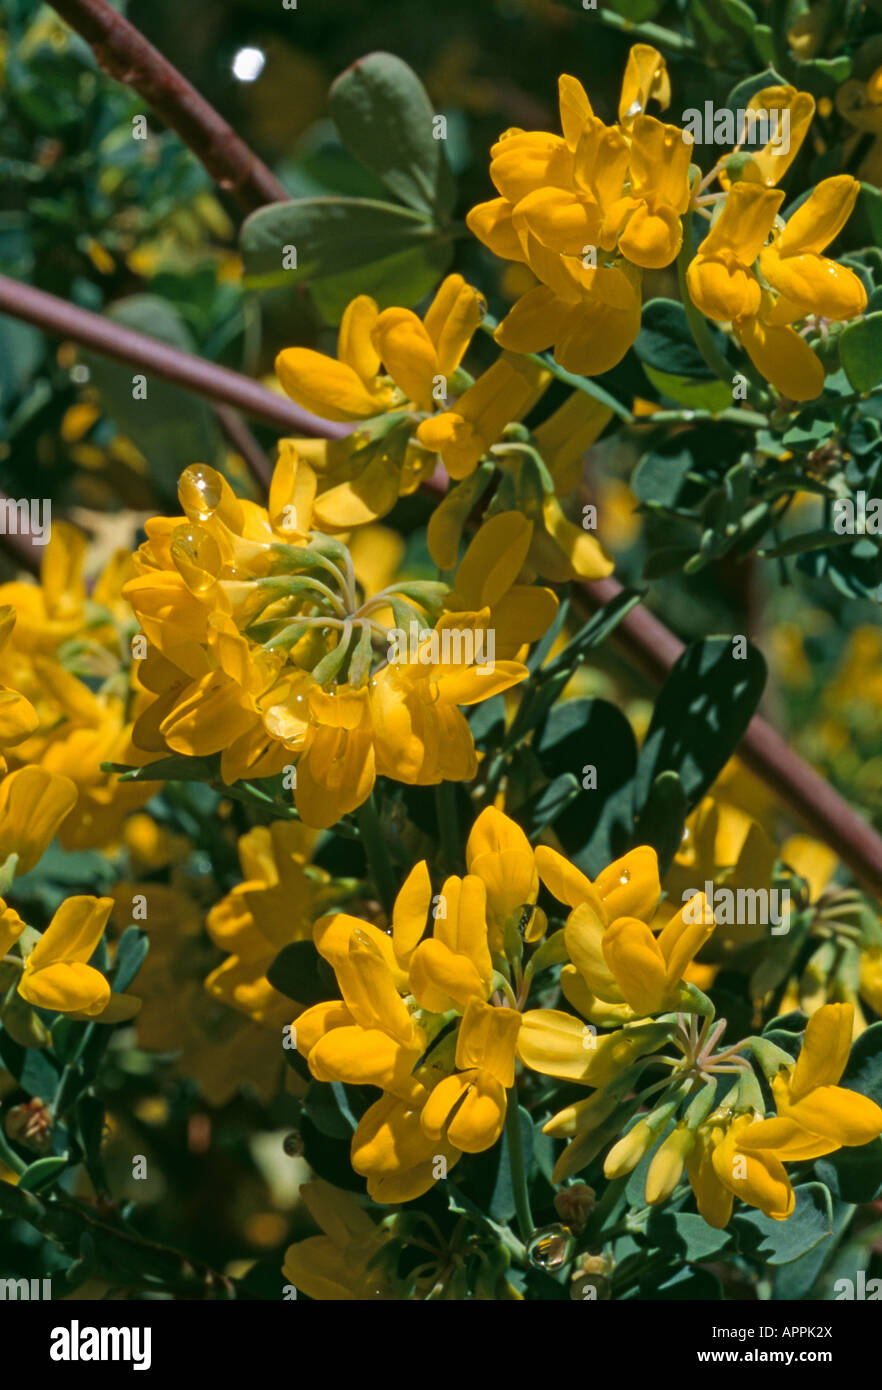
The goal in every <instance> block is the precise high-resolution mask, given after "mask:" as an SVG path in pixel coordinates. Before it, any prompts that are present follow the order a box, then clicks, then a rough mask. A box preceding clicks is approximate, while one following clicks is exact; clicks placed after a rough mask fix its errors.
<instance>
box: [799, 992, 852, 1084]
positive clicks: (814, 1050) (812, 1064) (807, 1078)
mask: <svg viewBox="0 0 882 1390" xmlns="http://www.w3.org/2000/svg"><path fill="white" fill-rule="evenodd" d="M853 1024H854V1006H853V1005H852V1004H825V1005H824V1006H823V1008H820V1009H818V1011H817V1013H815V1014H813V1015H812V1017H811V1018H810V1019H809V1022H808V1024H807V1025H806V1030H805V1037H804V1039H803V1043H802V1049H801V1051H800V1054H799V1058H798V1059H797V1063H796V1067H795V1069H794V1072H793V1077H792V1080H791V1083H790V1096H791V1099H792V1100H793V1101H794V1102H796V1101H799V1100H801V1099H802V1097H803V1096H807V1095H808V1094H809V1092H810V1091H813V1090H814V1088H815V1087H816V1086H835V1084H836V1082H837V1081H838V1080H839V1078H840V1077H841V1075H842V1073H843V1072H844V1071H845V1066H846V1063H847V1062H848V1054H849V1052H850V1051H851V1039H852V1028H853Z"/></svg>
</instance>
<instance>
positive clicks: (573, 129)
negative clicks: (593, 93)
mask: <svg viewBox="0 0 882 1390" xmlns="http://www.w3.org/2000/svg"><path fill="white" fill-rule="evenodd" d="M557 95H558V101H559V103H560V124H561V129H562V130H563V133H564V139H565V140H566V142H567V144H568V145H569V147H570V149H571V150H574V149H575V148H576V145H577V144H578V143H579V136H580V135H581V134H582V131H583V129H584V127H585V125H586V123H587V122H588V121H589V120H590V119H591V117H592V116H593V115H594V111H593V109H592V106H591V102H590V101H589V100H588V93H587V92H586V91H585V88H584V87H583V86H582V84H581V82H580V81H579V80H578V78H576V77H570V75H569V74H568V73H562V74H561V75H560V77H559V78H558V79H557Z"/></svg>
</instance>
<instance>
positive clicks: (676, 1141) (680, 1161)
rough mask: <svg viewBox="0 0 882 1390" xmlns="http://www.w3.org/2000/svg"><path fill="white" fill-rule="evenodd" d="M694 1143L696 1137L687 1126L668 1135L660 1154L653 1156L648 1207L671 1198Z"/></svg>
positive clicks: (648, 1190) (678, 1127)
mask: <svg viewBox="0 0 882 1390" xmlns="http://www.w3.org/2000/svg"><path fill="white" fill-rule="evenodd" d="M694 1143H695V1135H694V1133H693V1132H692V1130H690V1129H688V1128H687V1127H686V1125H685V1124H679V1125H677V1127H676V1129H674V1130H672V1132H671V1133H670V1134H669V1135H668V1137H667V1139H666V1140H665V1141H664V1143H663V1144H662V1145H661V1146H660V1147H659V1150H658V1152H657V1153H655V1154H653V1156H652V1162H651V1163H650V1165H649V1172H648V1173H647V1175H646V1202H647V1205H648V1206H655V1204H656V1203H657V1202H664V1201H666V1200H667V1198H668V1197H670V1195H671V1193H672V1192H673V1190H674V1188H675V1187H676V1186H677V1183H678V1182H679V1181H680V1179H681V1177H682V1176H683V1169H684V1167H685V1166H686V1159H687V1157H688V1155H689V1151H690V1150H691V1148H692V1146H693V1144H694Z"/></svg>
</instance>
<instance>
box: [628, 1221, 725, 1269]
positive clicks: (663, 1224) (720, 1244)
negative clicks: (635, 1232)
mask: <svg viewBox="0 0 882 1390" xmlns="http://www.w3.org/2000/svg"><path fill="white" fill-rule="evenodd" d="M646 1235H647V1238H648V1240H649V1241H650V1242H651V1243H652V1244H653V1245H657V1246H658V1247H659V1248H660V1249H661V1250H670V1251H671V1252H672V1253H673V1254H675V1255H677V1256H679V1258H680V1259H681V1260H685V1261H686V1262H687V1264H688V1263H689V1262H690V1261H692V1260H711V1259H713V1258H714V1257H715V1256H716V1255H718V1254H719V1253H720V1251H722V1250H724V1249H725V1248H726V1246H728V1245H731V1244H732V1233H731V1232H730V1231H728V1230H725V1231H717V1230H715V1229H714V1227H713V1226H709V1225H708V1224H707V1222H706V1221H705V1219H704V1217H703V1216H698V1215H696V1213H695V1212H691V1211H665V1210H664V1209H660V1208H658V1207H656V1208H654V1209H653V1212H652V1214H651V1216H650V1218H649V1222H648V1225H647V1227H646Z"/></svg>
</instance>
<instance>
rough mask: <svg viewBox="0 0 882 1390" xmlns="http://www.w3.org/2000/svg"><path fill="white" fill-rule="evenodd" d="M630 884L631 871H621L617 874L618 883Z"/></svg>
mask: <svg viewBox="0 0 882 1390" xmlns="http://www.w3.org/2000/svg"><path fill="white" fill-rule="evenodd" d="M630 882H631V870H630V869H622V872H621V873H620V874H619V883H630Z"/></svg>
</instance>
